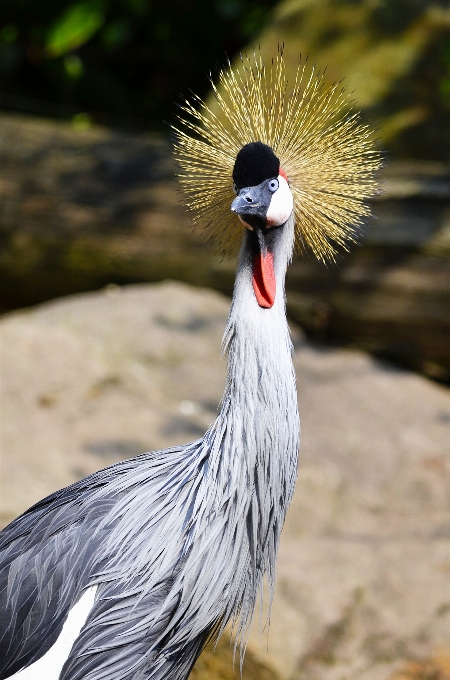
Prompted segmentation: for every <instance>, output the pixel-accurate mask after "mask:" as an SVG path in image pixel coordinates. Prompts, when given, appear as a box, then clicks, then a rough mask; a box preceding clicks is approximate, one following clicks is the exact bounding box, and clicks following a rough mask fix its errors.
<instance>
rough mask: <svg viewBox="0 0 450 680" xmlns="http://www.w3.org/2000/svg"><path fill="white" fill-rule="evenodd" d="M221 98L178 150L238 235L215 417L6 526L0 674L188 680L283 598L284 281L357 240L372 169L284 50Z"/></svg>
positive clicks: (253, 64)
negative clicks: (258, 611)
mask: <svg viewBox="0 0 450 680" xmlns="http://www.w3.org/2000/svg"><path fill="white" fill-rule="evenodd" d="M213 88H214V91H215V94H216V103H217V105H216V108H214V110H212V109H210V108H209V107H208V106H207V105H206V104H205V103H204V102H202V101H201V100H199V99H197V100H194V101H190V102H185V104H184V107H183V108H184V114H182V116H184V120H182V123H181V125H180V126H179V128H177V129H175V136H176V140H175V152H176V158H177V160H178V162H179V164H180V166H181V183H182V185H183V187H184V189H185V191H186V194H187V204H188V207H189V208H191V209H192V210H193V211H194V214H195V217H194V220H195V221H196V222H197V223H198V224H200V225H202V226H203V227H205V228H206V229H209V230H210V232H211V233H212V234H213V235H215V236H218V237H219V240H220V242H221V247H222V249H223V250H226V249H227V248H229V247H230V245H231V244H232V243H233V242H235V241H236V240H237V239H238V238H239V239H242V245H241V249H240V255H239V260H238V266H237V273H236V282H235V287H234V293H233V300H232V303H231V310H230V315H229V319H228V323H227V326H226V329H225V335H224V341H223V348H224V351H225V352H226V353H227V354H228V378H227V382H226V386H225V391H224V395H223V399H222V402H221V405H220V409H219V413H218V415H217V418H216V419H215V421H214V422H213V423H212V425H211V426H210V428H209V429H208V431H207V432H206V434H205V435H204V436H203V437H202V438H201V439H199V440H197V441H195V442H192V443H190V444H186V445H185V446H176V447H173V448H169V449H166V450H164V451H155V452H151V453H145V454H143V455H141V456H138V457H137V458H133V459H131V460H126V461H123V462H120V463H117V464H115V465H112V466H111V467H107V468H105V469H104V470H100V471H99V472H96V473H95V474H92V475H90V476H89V477H87V478H86V479H83V480H81V481H79V482H77V483H75V484H72V485H71V486H69V487H67V488H65V489H62V490H60V491H56V492H55V493H53V494H52V495H51V496H48V497H47V498H45V499H44V500H42V501H41V502H39V503H37V504H36V505H34V506H33V507H32V508H30V509H29V510H28V511H27V512H25V513H24V514H23V515H22V516H20V517H19V518H17V519H16V520H14V521H13V522H12V523H11V524H10V525H9V526H8V527H6V528H5V529H4V530H3V532H2V533H1V535H0V537H1V538H0V624H1V625H0V677H1V678H9V677H15V678H18V679H19V678H20V680H26V679H27V680H37V679H38V678H39V680H57V679H58V678H59V680H144V678H145V679H146V680H150V679H152V680H157V679H158V680H162V679H163V678H164V679H165V680H167V679H168V678H170V679H171V680H182V679H185V678H187V677H188V675H189V672H190V670H191V668H192V666H193V664H194V663H195V660H196V659H197V657H198V655H199V654H200V652H201V650H202V648H203V647H204V645H205V643H206V642H207V641H208V639H210V638H213V639H214V638H216V637H217V636H218V635H219V634H220V633H222V631H223V630H224V628H225V626H227V625H228V624H230V625H231V627H232V629H233V631H234V634H235V639H236V642H237V643H240V644H241V645H242V646H241V649H244V648H245V640H246V636H247V633H248V630H249V626H250V624H251V621H252V616H253V611H254V608H255V603H256V600H257V598H258V595H259V594H260V593H261V589H262V587H263V582H264V580H265V579H266V580H267V582H268V587H269V592H270V593H272V591H273V585H274V572H275V562H276V556H277V549H278V543H279V538H280V532H281V528H282V526H283V522H284V518H285V515H286V511H287V508H288V506H289V502H290V499H291V497H292V494H293V490H294V483H295V479H296V473H297V454H298V448H299V416H298V411H297V394H296V385H295V376H294V371H293V365H292V358H291V353H292V346H291V342H290V337H289V330H288V326H287V322H286V314H285V298H284V279H285V274H286V269H287V266H288V263H289V261H290V259H291V257H292V254H293V249H294V247H295V244H296V242H297V245H298V246H299V247H301V248H302V247H309V249H311V250H312V251H313V253H314V254H316V255H317V256H318V257H319V258H320V259H322V260H324V261H326V260H329V259H330V258H331V259H332V258H333V255H334V252H335V250H334V245H333V244H337V245H338V246H343V247H345V244H346V242H347V240H349V239H350V240H351V239H352V238H353V237H354V235H355V233H356V231H357V229H358V228H359V225H360V223H361V221H362V220H363V218H364V217H365V216H366V215H367V214H368V212H369V209H368V207H367V205H366V203H365V201H366V199H367V198H368V197H370V196H371V195H372V194H373V193H374V191H375V179H374V173H375V171H376V170H377V169H378V167H379V164H380V160H379V155H378V153H377V152H376V151H375V150H374V149H373V144H372V141H371V137H370V132H369V130H368V129H367V127H366V126H365V125H363V124H362V123H361V122H360V120H359V118H358V115H357V114H354V113H352V112H351V106H350V105H349V103H348V100H347V97H346V95H345V93H344V92H343V90H342V88H341V86H340V85H335V86H332V87H331V88H328V89H327V88H326V87H324V85H323V79H322V76H321V74H320V73H317V72H315V71H314V69H310V70H308V69H307V68H306V67H305V62H300V65H299V68H298V72H297V76H296V78H295V80H294V82H293V84H292V86H291V87H289V85H288V83H287V78H286V75H285V66H284V62H283V55H282V53H281V52H280V51H279V52H278V54H277V55H276V57H275V58H274V60H273V61H272V63H271V65H269V66H268V67H266V66H265V65H264V64H263V62H262V59H261V57H259V56H258V55H252V56H250V57H244V58H243V60H242V62H241V64H238V66H236V67H235V68H232V67H231V66H230V67H229V68H228V69H227V70H225V71H222V72H221V73H220V81H219V84H218V85H217V86H215V85H213ZM185 114H187V115H185ZM233 192H234V193H233ZM230 207H231V211H230ZM233 213H234V214H233ZM236 216H237V217H238V218H239V219H237V217H236Z"/></svg>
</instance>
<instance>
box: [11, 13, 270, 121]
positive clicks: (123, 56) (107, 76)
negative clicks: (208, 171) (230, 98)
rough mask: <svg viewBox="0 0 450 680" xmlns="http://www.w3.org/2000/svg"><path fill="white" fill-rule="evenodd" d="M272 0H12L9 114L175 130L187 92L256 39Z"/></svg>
mask: <svg viewBox="0 0 450 680" xmlns="http://www.w3.org/2000/svg"><path fill="white" fill-rule="evenodd" d="M273 5H274V0H214V1H211V0H194V1H191V2H186V1H185V0H170V1H169V2H164V1H162V2H155V1H154V0H152V1H150V0H82V1H81V2H67V1H66V2H61V1H60V0H9V2H3V3H1V6H0V27H1V28H0V92H1V99H0V105H1V106H2V108H3V109H11V110H17V111H26V112H28V113H35V114H44V115H52V116H63V117H69V116H71V115H75V114H77V113H86V112H87V113H89V115H90V116H91V118H92V120H94V121H95V122H97V123H104V124H113V125H119V126H121V127H123V126H126V127H134V128H136V127H137V128H143V129H153V130H167V125H165V123H164V121H167V119H168V118H169V117H170V116H171V115H172V112H173V109H174V102H175V101H176V100H177V99H178V97H179V95H180V94H182V95H185V96H186V95H188V93H189V89H192V90H193V91H194V92H196V93H197V94H200V95H201V96H203V95H205V94H206V93H207V91H208V87H209V83H208V73H209V71H210V69H211V68H214V65H215V64H220V65H223V64H224V62H225V59H226V55H229V56H230V57H233V56H234V54H235V53H236V52H238V51H239V50H240V49H241V48H242V47H243V46H244V45H246V44H247V43H248V42H249V41H251V40H252V39H253V38H255V36H257V35H258V34H259V33H260V31H261V29H262V28H263V26H264V24H265V22H267V20H268V17H269V14H270V9H271V7H272V6H273Z"/></svg>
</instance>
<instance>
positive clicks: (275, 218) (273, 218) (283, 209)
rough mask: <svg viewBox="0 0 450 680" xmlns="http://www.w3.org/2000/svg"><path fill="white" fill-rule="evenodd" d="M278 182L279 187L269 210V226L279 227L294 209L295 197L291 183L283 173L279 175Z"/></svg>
mask: <svg viewBox="0 0 450 680" xmlns="http://www.w3.org/2000/svg"><path fill="white" fill-rule="evenodd" d="M278 184H279V186H278V189H277V190H276V191H275V193H274V194H273V196H272V199H271V201H270V205H269V210H268V211H267V217H266V220H267V226H268V227H279V226H280V225H281V224H284V223H285V222H286V221H287V219H288V218H289V217H290V215H291V213H292V211H293V209H294V197H293V196H292V194H291V190H290V189H289V184H288V183H287V182H286V180H285V179H284V177H283V176H282V175H278Z"/></svg>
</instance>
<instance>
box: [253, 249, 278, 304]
mask: <svg viewBox="0 0 450 680" xmlns="http://www.w3.org/2000/svg"><path fill="white" fill-rule="evenodd" d="M252 283H253V290H254V292H255V296H256V300H257V302H258V305H259V306H260V307H264V308H266V309H270V307H273V305H274V302H275V294H276V290H277V282H276V279H275V271H274V267H273V253H266V254H265V255H263V254H262V253H258V254H257V255H255V257H254V259H253V277H252Z"/></svg>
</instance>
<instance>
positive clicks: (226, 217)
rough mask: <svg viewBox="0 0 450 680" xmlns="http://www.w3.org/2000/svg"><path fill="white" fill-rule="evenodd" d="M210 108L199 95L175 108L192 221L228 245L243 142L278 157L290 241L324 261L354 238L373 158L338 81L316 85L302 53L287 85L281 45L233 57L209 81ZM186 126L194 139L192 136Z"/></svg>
mask: <svg viewBox="0 0 450 680" xmlns="http://www.w3.org/2000/svg"><path fill="white" fill-rule="evenodd" d="M212 87H213V91H214V95H215V97H216V100H217V104H218V112H217V114H216V113H214V112H213V111H212V110H211V108H210V107H208V106H207V105H206V103H205V102H204V101H202V100H201V99H200V98H199V97H195V96H194V97H193V99H192V101H185V102H184V105H183V106H182V107H181V108H182V110H183V111H184V112H185V113H187V114H188V118H187V119H186V118H184V117H181V116H180V121H181V122H182V124H183V126H184V128H187V132H186V131H184V130H183V129H179V128H176V127H174V131H175V157H176V160H177V161H178V163H179V165H180V166H181V173H180V175H179V177H180V181H181V185H182V187H183V189H184V191H185V193H186V202H187V205H188V207H189V208H190V209H191V210H192V211H193V212H194V223H195V224H196V225H199V226H200V225H201V226H202V228H204V229H206V230H207V231H208V232H209V234H211V235H212V236H213V237H215V238H217V239H218V241H219V243H220V247H221V249H222V250H223V251H227V250H229V249H230V247H232V246H233V244H234V243H235V242H236V239H237V238H239V236H240V235H241V234H242V224H241V223H240V222H239V221H238V218H237V217H236V216H235V215H233V214H232V213H231V211H230V205H231V202H232V200H233V198H234V193H233V186H232V182H233V180H232V171H233V166H234V162H235V160H236V155H237V153H238V151H239V150H240V149H241V148H242V147H243V146H244V145H245V144H248V143H249V142H257V141H260V142H263V143H264V144H267V145H269V146H270V147H271V148H272V149H273V151H274V152H275V154H276V155H277V156H278V158H279V160H280V167H281V168H282V169H283V170H284V172H285V173H286V175H287V178H288V182H289V185H290V188H291V191H292V194H293V196H294V210H295V219H296V236H297V239H296V243H297V247H298V248H299V249H302V248H303V247H304V246H307V247H309V248H310V249H311V250H312V252H313V253H314V254H315V255H316V256H317V257H318V258H319V259H320V260H322V261H327V260H334V258H335V253H336V249H335V246H336V245H339V246H342V247H343V248H346V242H347V241H353V240H355V235H356V233H357V230H358V227H360V226H361V223H362V222H363V220H364V218H365V217H366V216H367V215H369V214H370V208H369V207H368V205H367V203H366V200H367V199H368V198H370V197H371V196H373V195H374V194H375V193H376V179H375V173H376V171H377V170H378V169H379V168H380V165H381V159H380V154H379V153H378V151H376V150H375V149H374V143H373V139H372V134H371V131H370V129H369V128H368V126H366V125H365V124H363V123H361V120H360V116H359V114H358V113H355V112H352V111H351V109H352V103H351V101H350V100H349V98H348V95H347V94H346V92H345V90H344V88H342V85H341V84H340V83H336V84H334V85H332V86H331V87H326V86H325V85H324V80H323V73H322V72H317V71H316V69H315V68H314V67H312V68H311V69H308V65H307V60H300V62H299V66H298V69H297V73H296V76H295V79H294V82H293V83H292V85H291V86H290V87H289V84H288V80H287V76H286V69H285V64H284V60H283V54H282V50H279V52H278V54H277V56H276V57H275V59H273V61H272V63H271V64H270V65H269V66H267V65H265V64H264V63H263V60H262V57H261V56H260V55H257V54H253V55H250V56H248V55H246V56H244V57H241V63H240V64H239V65H238V66H237V67H232V66H231V65H230V66H229V68H228V69H227V70H223V71H221V72H220V74H219V79H218V85H215V84H214V83H212ZM192 133H193V136H191V134H192Z"/></svg>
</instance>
